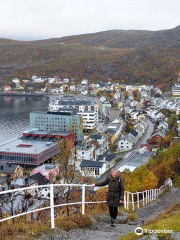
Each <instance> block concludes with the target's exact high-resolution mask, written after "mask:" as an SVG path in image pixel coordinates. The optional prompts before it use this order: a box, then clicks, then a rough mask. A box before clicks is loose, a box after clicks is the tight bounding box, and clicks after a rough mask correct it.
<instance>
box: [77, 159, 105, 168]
mask: <svg viewBox="0 0 180 240" xmlns="http://www.w3.org/2000/svg"><path fill="white" fill-rule="evenodd" d="M103 164H104V162H97V161H90V160H83V161H82V162H81V164H80V167H102V166H103Z"/></svg>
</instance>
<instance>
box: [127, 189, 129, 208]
mask: <svg viewBox="0 0 180 240" xmlns="http://www.w3.org/2000/svg"><path fill="white" fill-rule="evenodd" d="M128 209H129V191H127V210H128Z"/></svg>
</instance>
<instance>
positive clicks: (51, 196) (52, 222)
mask: <svg viewBox="0 0 180 240" xmlns="http://www.w3.org/2000/svg"><path fill="white" fill-rule="evenodd" d="M50 206H51V228H55V226H54V189H53V184H50Z"/></svg>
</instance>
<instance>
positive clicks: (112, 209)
mask: <svg viewBox="0 0 180 240" xmlns="http://www.w3.org/2000/svg"><path fill="white" fill-rule="evenodd" d="M109 214H110V216H111V218H114V219H116V217H117V214H118V207H109Z"/></svg>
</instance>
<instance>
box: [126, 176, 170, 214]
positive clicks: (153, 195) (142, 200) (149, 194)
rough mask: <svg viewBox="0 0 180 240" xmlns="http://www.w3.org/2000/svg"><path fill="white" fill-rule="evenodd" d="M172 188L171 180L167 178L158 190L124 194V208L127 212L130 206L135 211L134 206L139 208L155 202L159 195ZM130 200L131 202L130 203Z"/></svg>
mask: <svg viewBox="0 0 180 240" xmlns="http://www.w3.org/2000/svg"><path fill="white" fill-rule="evenodd" d="M170 187H172V180H171V179H170V178H168V179H167V180H166V181H165V182H164V185H163V186H161V187H160V188H159V189H150V190H145V191H142V192H136V193H132V192H129V191H125V192H124V208H125V209H126V210H129V205H131V206H132V210H133V211H134V210H135V205H136V206H137V208H138V209H139V208H140V205H142V206H145V204H148V203H149V202H152V201H153V200H156V199H157V198H158V197H159V195H160V194H162V193H163V192H164V191H165V190H166V189H168V188H170ZM130 200H131V201H130Z"/></svg>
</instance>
